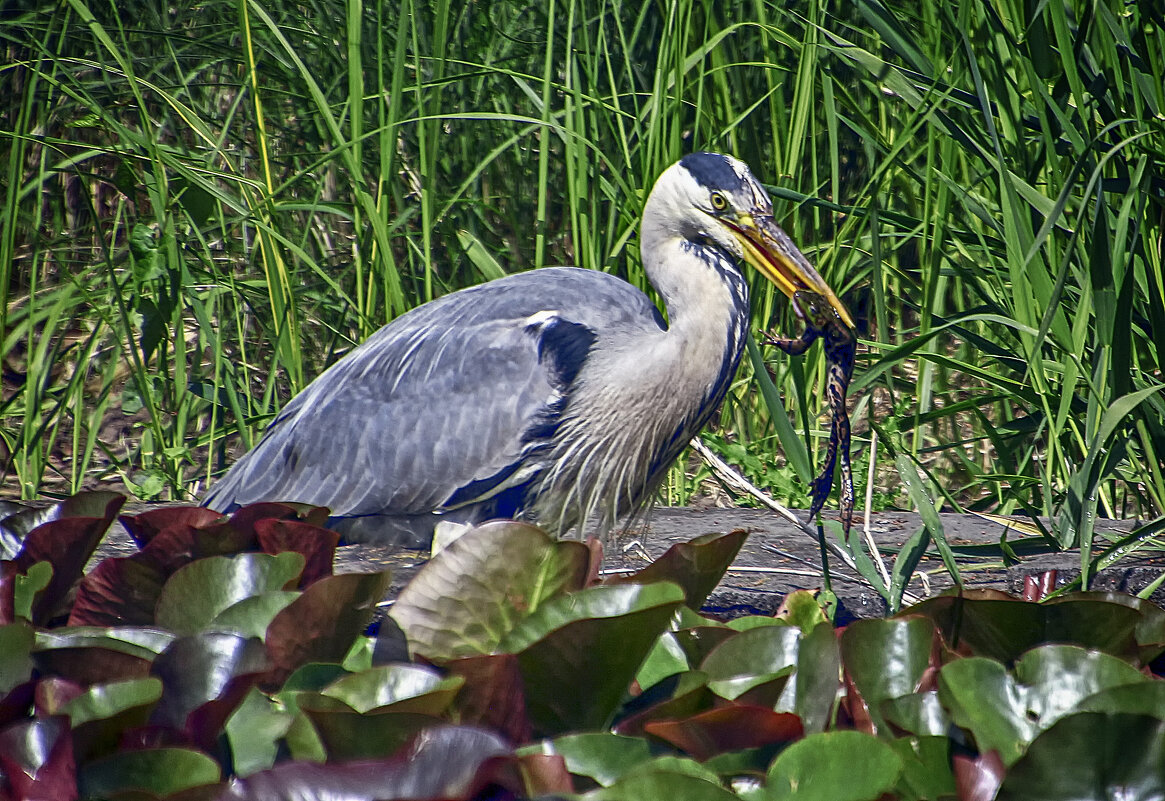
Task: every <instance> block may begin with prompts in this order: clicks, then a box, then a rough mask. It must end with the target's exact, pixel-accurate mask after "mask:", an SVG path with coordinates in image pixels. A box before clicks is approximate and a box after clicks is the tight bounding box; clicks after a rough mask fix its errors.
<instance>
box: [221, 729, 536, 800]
mask: <svg viewBox="0 0 1165 801" xmlns="http://www.w3.org/2000/svg"><path fill="white" fill-rule="evenodd" d="M511 754H512V751H511V750H510V748H509V746H508V745H507V744H506V743H505V742H504V741H502V739H501V738H499V737H498V736H497V735H496V734H494V733H492V732H488V731H483V730H482V729H477V728H474V727H471V726H449V725H442V726H435V727H432V728H430V729H427V730H425V731H424V732H423V733H421V734H420V735H419V736H417V737H416V738H415V739H414V740H413V741H412V742H411V744H410V745H409V746H408V748H406V749H404V750H402V751H400V752H399V753H398V754H396V755H395V756H394V757H392V758H391V759H377V760H366V761H360V762H349V763H346V764H327V765H317V764H312V763H304V762H300V763H289V764H284V765H277V766H276V767H274V768H272V769H270V770H266V771H262V772H260V773H256V774H254V775H251V776H248V777H246V778H245V779H235V780H234V781H232V782H231V784H230V786H229V787H228V788H227V790H226V792H224V793H223V795H222V797H221V799H220V801H268V800H269V799H273V798H295V799H298V800H299V801H331V800H332V799H341V798H342V799H344V801H375V800H376V799H384V798H415V799H436V798H440V799H445V800H446V801H469V799H473V798H477V797H478V794H479V792H481V791H482V790H484V788H485V787H486V786H487V785H489V784H490V783H491V782H492V781H493V780H494V779H495V778H496V776H497V774H498V769H499V768H500V767H502V766H504V764H505V762H506V760H507V759H508V758H509V757H510V756H511ZM515 789H518V788H515Z"/></svg>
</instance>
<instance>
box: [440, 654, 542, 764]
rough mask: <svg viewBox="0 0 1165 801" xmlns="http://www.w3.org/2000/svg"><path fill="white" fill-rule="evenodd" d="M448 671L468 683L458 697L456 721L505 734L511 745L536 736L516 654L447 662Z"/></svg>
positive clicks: (467, 658)
mask: <svg viewBox="0 0 1165 801" xmlns="http://www.w3.org/2000/svg"><path fill="white" fill-rule="evenodd" d="M444 668H445V670H446V671H447V672H448V673H449V674H450V675H453V676H460V677H461V678H463V679H464V680H465V684H464V685H463V686H462V688H461V692H460V693H458V695H457V700H456V709H457V719H458V720H459V721H460V722H462V723H465V724H468V725H471V726H482V727H484V728H487V729H490V730H492V731H496V732H498V733H500V734H502V735H503V736H504V737H505V738H506V740H507V741H508V742H511V743H524V742H527V741H529V740H530V738H531V737H532V736H533V730H532V729H531V727H530V719H529V718H528V717H527V716H526V696H525V693H524V691H523V686H524V685H523V681H522V671H521V666H520V665H519V664H518V658H517V657H516V656H514V655H513V654H490V655H483V656H465V657H461V658H460V659H454V660H451V661H449V662H446V663H445V665H444Z"/></svg>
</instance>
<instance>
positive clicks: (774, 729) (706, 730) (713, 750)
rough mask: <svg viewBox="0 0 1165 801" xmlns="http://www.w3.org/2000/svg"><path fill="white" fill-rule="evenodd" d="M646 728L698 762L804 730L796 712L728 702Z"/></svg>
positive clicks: (788, 737) (798, 734)
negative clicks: (681, 718) (680, 718)
mask: <svg viewBox="0 0 1165 801" xmlns="http://www.w3.org/2000/svg"><path fill="white" fill-rule="evenodd" d="M645 729H646V730H647V733H648V734H650V735H651V736H653V737H658V738H659V739H661V740H664V741H665V742H667V743H669V744H671V745H672V746H675V747H676V748H678V749H680V750H682V751H684V752H686V753H688V754H690V755H691V756H692V757H694V758H695V759H697V760H699V761H701V762H703V761H705V760H708V759H711V758H712V757H714V756H716V755H718V754H723V753H727V752H730V751H741V750H744V749H746V748H763V747H765V746H770V745H775V744H778V743H788V742H791V741H793V740H796V739H798V738H799V737H801V735H802V734H803V733H804V730H803V728H802V726H801V719H800V718H799V717H797V716H796V715H794V714H792V713H789V712H774V711H773V710H772V709H769V708H766V707H760V706H751V705H747V704H730V705H728V706H722V707H718V708H717V709H710V710H708V711H706V712H700V713H699V714H696V715H692V716H691V717H689V718H685V719H683V720H669V721H655V722H653V723H648V724H647V725H646V726H645Z"/></svg>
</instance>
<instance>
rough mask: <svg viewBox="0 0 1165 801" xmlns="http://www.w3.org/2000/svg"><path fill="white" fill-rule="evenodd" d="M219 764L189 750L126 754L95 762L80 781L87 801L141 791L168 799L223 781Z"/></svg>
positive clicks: (153, 749) (159, 749)
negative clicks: (191, 789) (186, 791)
mask: <svg viewBox="0 0 1165 801" xmlns="http://www.w3.org/2000/svg"><path fill="white" fill-rule="evenodd" d="M221 778H222V777H221V774H220V772H219V767H218V763H217V762H215V761H214V760H213V759H211V758H210V757H209V756H207V755H206V754H204V753H202V752H200V751H194V750H192V749H188V748H151V749H146V750H141V751H122V752H120V753H117V754H113V755H111V756H108V757H105V758H103V759H99V760H97V761H95V762H91V763H90V764H88V765H85V766H84V767H82V768H81V772H80V775H79V777H78V779H79V781H78V783H79V785H80V788H81V794H82V795H83V796H84V797H86V798H108V797H110V796H116V795H118V794H119V793H126V792H130V791H135V790H136V791H140V792H146V793H152V794H153V795H155V796H168V795H171V794H173V793H177V792H180V791H182V790H188V789H190V788H193V787H200V786H202V785H208V784H217V783H218V781H219V780H220V779H221Z"/></svg>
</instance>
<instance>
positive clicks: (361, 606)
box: [265, 571, 391, 686]
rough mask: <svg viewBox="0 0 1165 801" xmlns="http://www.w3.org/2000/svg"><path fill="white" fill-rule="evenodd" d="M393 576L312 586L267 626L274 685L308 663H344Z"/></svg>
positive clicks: (351, 576)
mask: <svg viewBox="0 0 1165 801" xmlns="http://www.w3.org/2000/svg"><path fill="white" fill-rule="evenodd" d="M390 578H391V574H390V573H389V572H388V571H385V572H383V573H346V574H343V575H339V576H328V577H327V578H325V579H321V580H320V581H317V582H316V583H315V584H312V585H311V586H310V587H308V588H307V589H306V590H304V591H303V594H302V595H300V597H299V598H297V599H296V600H295V601H294V602H292V603H291V604H289V605H288V606H287V607H286V608H285V609H284V610H283V611H282V612H280V613H279V614H277V615H276V616H275V618H274V620H272V621H271V625H270V626H268V627H267V637H266V640H265V641H266V644H267V655H268V658H269V659H270V660H271V664H272V669H271V673H270V674H269V675H268V677H267V678H266V682H267V683H268V684H270V685H274V686H278V685H280V684H282V683H283V681H284V679H286V678H287V677H288V676H289V675H290V674H291V672H292V671H294V670H295V669H296V668H298V667H299V666H300V665H305V664H307V663H309V662H337V663H338V662H340V661H341V660H343V658H344V656H345V655H346V654H347V653H348V649H349V648H351V647H352V643H353V642H355V641H356V638H357V637H358V636H359V635H360V634H362V633H363V632H364V629H365V628H366V627H367V626H368V623H369V621H371V620H372V616H373V615H374V614H375V612H376V604H377V603H379V602H380V600H381V599H382V598H383V597H384V594H385V593H386V592H387V591H388V583H389V580H390Z"/></svg>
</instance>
